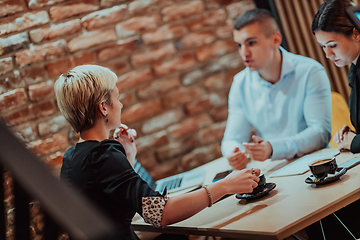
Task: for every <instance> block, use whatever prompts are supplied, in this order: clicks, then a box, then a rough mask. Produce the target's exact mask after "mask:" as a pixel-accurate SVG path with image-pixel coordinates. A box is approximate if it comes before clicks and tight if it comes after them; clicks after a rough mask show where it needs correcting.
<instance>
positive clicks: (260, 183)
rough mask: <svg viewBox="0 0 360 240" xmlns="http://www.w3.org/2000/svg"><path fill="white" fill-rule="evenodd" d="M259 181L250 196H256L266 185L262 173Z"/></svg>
mask: <svg viewBox="0 0 360 240" xmlns="http://www.w3.org/2000/svg"><path fill="white" fill-rule="evenodd" d="M259 179H260V181H259V182H258V185H257V187H256V188H254V189H253V191H252V192H251V193H250V194H257V193H259V192H261V191H263V190H264V187H265V185H266V177H265V174H264V173H260V175H259Z"/></svg>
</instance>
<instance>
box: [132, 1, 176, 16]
mask: <svg viewBox="0 0 360 240" xmlns="http://www.w3.org/2000/svg"><path fill="white" fill-rule="evenodd" d="M172 3H173V1H172V0H135V1H132V2H131V3H129V12H130V13H132V14H135V15H137V14H143V13H145V12H153V11H158V9H161V8H163V7H165V6H168V5H170V4H172Z"/></svg>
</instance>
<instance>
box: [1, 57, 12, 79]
mask: <svg viewBox="0 0 360 240" xmlns="http://www.w3.org/2000/svg"><path fill="white" fill-rule="evenodd" d="M13 68H14V64H13V61H12V57H8V58H3V59H0V75H2V74H5V73H7V72H10V71H11V70H13Z"/></svg>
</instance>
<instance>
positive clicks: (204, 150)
mask: <svg viewBox="0 0 360 240" xmlns="http://www.w3.org/2000/svg"><path fill="white" fill-rule="evenodd" d="M221 156H222V155H221V147H220V143H214V144H211V145H208V146H204V147H199V148H196V149H194V150H193V151H191V152H190V153H188V154H186V155H185V156H183V157H182V158H181V166H182V167H183V168H184V170H186V171H187V170H190V169H193V168H196V167H199V166H201V165H203V164H205V163H208V162H211V161H213V160H215V159H217V158H220V157H221Z"/></svg>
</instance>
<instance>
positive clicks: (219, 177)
mask: <svg viewBox="0 0 360 240" xmlns="http://www.w3.org/2000/svg"><path fill="white" fill-rule="evenodd" d="M232 171H233V170H232V169H231V170H227V171H224V172H219V173H218V174H216V176H215V177H214V179H213V180H212V181H213V182H216V181H219V180H220V179H223V178H224V177H226V176H227V175H229V174H230V173H231V172H232Z"/></svg>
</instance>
